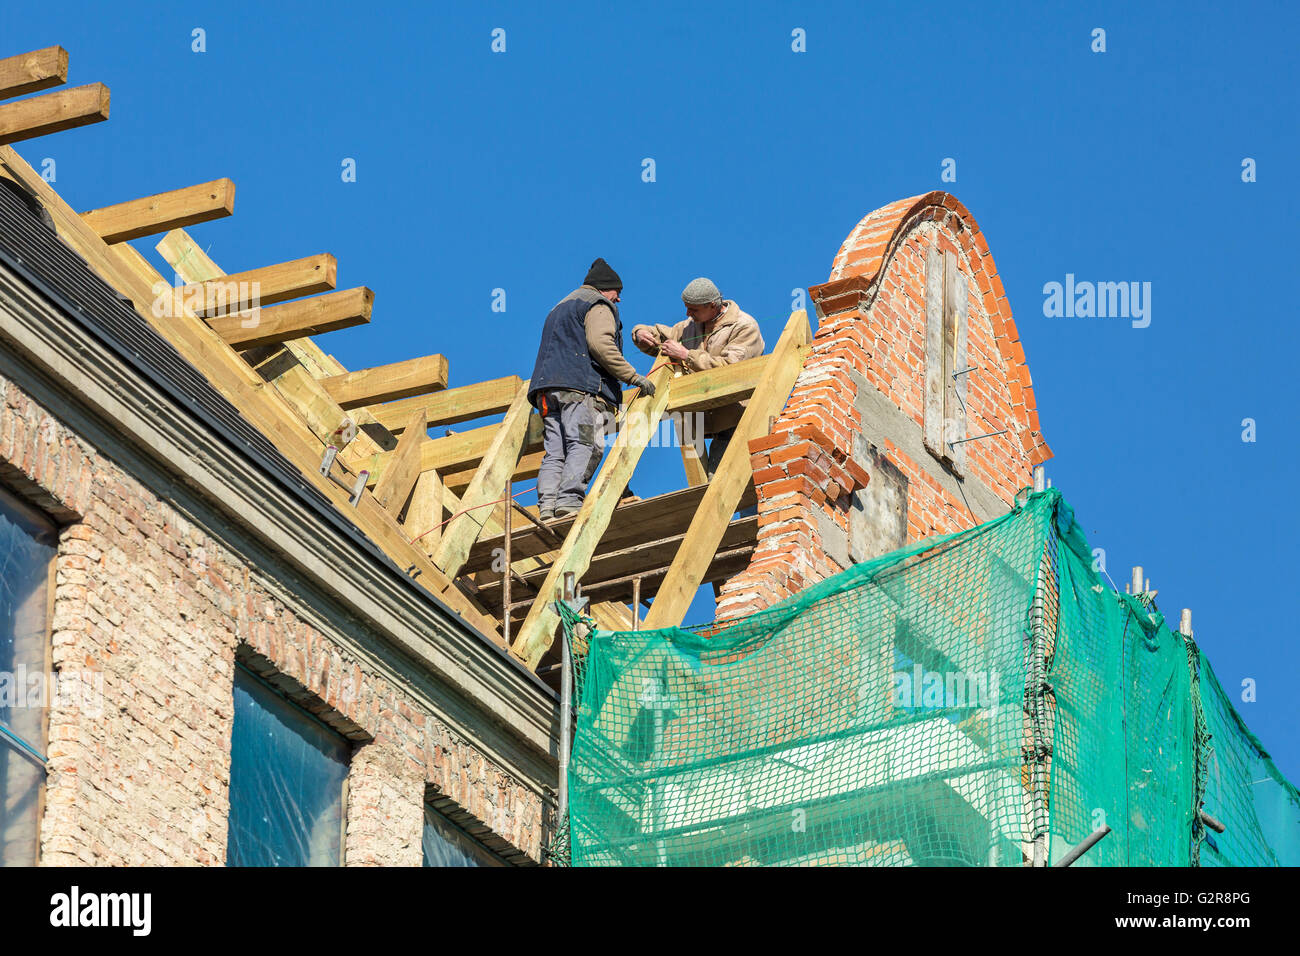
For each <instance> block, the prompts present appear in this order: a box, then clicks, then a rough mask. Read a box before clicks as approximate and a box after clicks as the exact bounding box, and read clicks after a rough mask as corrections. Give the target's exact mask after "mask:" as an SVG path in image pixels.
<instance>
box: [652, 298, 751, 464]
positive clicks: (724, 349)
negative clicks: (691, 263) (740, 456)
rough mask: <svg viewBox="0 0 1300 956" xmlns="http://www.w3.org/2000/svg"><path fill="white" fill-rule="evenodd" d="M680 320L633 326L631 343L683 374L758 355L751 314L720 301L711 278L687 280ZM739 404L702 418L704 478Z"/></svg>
mask: <svg viewBox="0 0 1300 956" xmlns="http://www.w3.org/2000/svg"><path fill="white" fill-rule="evenodd" d="M682 303H683V304H684V305H685V306H686V318H685V319H683V320H682V321H681V322H678V323H677V324H676V325H673V326H667V325H638V326H636V327H635V328H634V329H633V330H632V341H633V342H635V343H636V346H637V348H639V349H640V350H641V351H642V352H645V353H646V354H647V355H656V356H657V355H662V356H664V357H666V358H668V359H669V360H670V361H672V362H674V363H676V364H678V365H680V366H681V367H682V368H683V369H685V370H686V371H687V372H702V371H704V370H705V369H710V368H718V367H719V366H722V365H731V364H733V363H735V362H743V361H745V359H751V358H757V357H758V356H760V355H762V354H763V334H762V333H761V332H760V331H759V330H758V322H757V321H755V319H754V317H753V316H752V315H749V314H748V313H746V312H744V311H742V310H741V308H740V306H738V305H736V303H735V302H732V301H731V300H730V299H724V298H723V297H722V293H721V292H719V291H718V287H717V286H716V285H714V283H713V281H712V280H711V279H706V278H704V277H703V276H701V277H700V278H698V279H692V280H691V281H690V283H689V284H688V285H687V286H686V288H685V289H683V290H682ZM742 411H743V405H730V406H726V407H723V408H719V409H714V410H711V411H709V412H706V413H705V414H704V421H703V434H704V437H705V438H707V439H709V440H710V441H709V451H708V457H707V458H706V459H705V462H704V467H705V470H706V471H707V472H708V474H709V477H712V476H713V473H714V472H715V471H717V470H718V465H719V463H720V462H721V461H722V453H723V452H725V451H726V450H727V444H728V443H729V442H730V441H731V436H732V435H733V434H735V431H736V425H738V424H739V423H740V416H741V413H742Z"/></svg>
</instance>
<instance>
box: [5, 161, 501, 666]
mask: <svg viewBox="0 0 1300 956" xmlns="http://www.w3.org/2000/svg"><path fill="white" fill-rule="evenodd" d="M0 163H2V164H3V165H2V168H0V175H11V176H13V177H14V178H16V179H18V180H19V181H20V182H21V183H22V184H23V186H24V187H26V188H27V189H28V190H30V191H31V192H33V193H35V194H36V196H37V197H38V198H39V199H40V201H41V204H42V205H43V206H44V207H45V209H46V210H47V211H48V212H49V213H50V215H51V217H52V218H53V219H54V223H55V227H56V228H57V230H58V233H59V237H60V238H61V239H62V240H63V241H64V242H65V243H67V244H68V246H69V247H70V248H71V249H73V250H74V251H75V252H76V253H77V254H78V255H79V256H81V258H82V259H83V260H85V262H86V264H87V265H88V266H89V267H90V268H91V269H92V270H93V271H94V272H96V273H97V274H98V275H99V276H100V277H102V278H103V279H104V281H106V282H108V283H109V284H110V285H111V286H113V288H115V289H117V290H118V291H120V292H121V293H122V294H123V295H125V296H126V297H127V298H128V299H129V300H130V301H131V302H132V303H133V304H134V307H135V309H136V311H137V313H139V315H140V316H141V318H143V319H144V320H145V321H146V322H149V323H151V324H152V325H154V326H155V327H156V328H157V329H158V331H159V332H160V333H161V334H162V335H164V336H166V338H167V339H168V340H169V341H170V342H171V343H172V344H173V345H174V346H175V347H176V348H177V349H178V350H179V352H180V353H181V355H182V357H184V358H185V359H186V361H188V362H190V363H191V364H192V365H194V366H195V367H196V368H198V369H200V370H202V372H203V373H204V374H205V375H206V376H207V377H208V379H209V380H210V381H211V382H212V384H213V386H214V387H215V388H217V389H218V391H220V392H221V393H222V394H223V395H225V397H226V398H227V399H228V400H229V401H230V402H231V403H232V404H233V405H234V406H235V407H236V408H238V409H239V411H240V412H241V414H243V415H244V416H245V417H246V418H248V420H249V421H250V422H251V423H252V424H253V425H254V426H255V427H257V428H258V429H260V430H261V431H262V433H263V434H265V435H266V436H267V437H268V438H269V439H270V440H271V441H272V442H274V444H275V446H276V447H277V448H278V449H279V450H280V452H281V453H282V454H284V455H285V456H286V457H287V458H288V459H289V461H291V462H292V463H293V464H294V465H295V466H296V467H297V468H298V469H299V470H300V471H301V473H302V475H303V477H304V478H305V479H306V480H307V481H309V482H310V483H311V484H312V485H313V487H315V488H316V489H317V490H319V491H320V493H321V494H322V495H324V496H325V497H326V498H327V499H329V500H330V501H331V502H332V503H333V504H334V506H335V507H337V508H338V509H339V510H340V511H341V512H343V513H344V514H346V515H348V517H349V520H351V521H352V522H353V523H355V524H356V525H357V527H358V528H360V529H361V531H362V532H363V533H364V534H365V535H367V536H368V537H369V538H370V540H371V541H373V542H374V543H375V544H376V545H377V546H378V547H379V548H380V549H381V550H383V551H384V552H385V553H386V554H388V555H389V557H391V558H392V559H393V561H394V562H395V563H396V564H397V565H398V566H399V567H403V568H405V567H411V566H413V567H414V569H415V570H417V571H419V572H421V573H420V574H419V575H418V576H417V577H416V578H415V580H416V581H417V583H418V584H419V585H420V586H421V587H423V588H424V589H425V590H427V591H429V592H430V593H431V594H434V595H436V596H437V597H439V598H440V599H441V600H443V601H444V602H445V603H446V604H447V605H448V606H450V607H451V608H453V609H454V610H455V611H456V612H457V613H459V614H461V615H462V616H463V617H464V618H465V620H466V621H467V622H468V623H469V624H470V625H471V626H473V627H476V628H478V629H479V630H480V631H481V632H482V633H483V634H485V635H486V636H487V637H488V638H489V639H493V640H495V641H496V642H497V643H498V644H500V643H501V638H500V634H499V633H498V630H497V624H496V621H495V620H493V619H492V618H491V617H489V616H488V615H486V614H485V613H483V611H482V610H481V609H480V608H478V607H476V606H475V605H474V603H473V602H472V601H471V600H469V599H468V598H466V597H465V596H464V595H463V594H461V592H460V591H459V590H458V589H456V588H455V587H454V586H453V585H452V582H451V581H450V580H449V579H448V578H447V577H446V576H445V575H443V573H442V572H441V571H440V570H438V568H437V567H435V566H434V564H433V563H432V562H431V561H430V560H429V559H428V556H427V555H425V554H424V553H423V552H421V551H420V550H419V549H418V548H415V547H413V546H412V545H411V543H410V541H408V540H407V538H406V537H405V536H404V535H403V534H402V531H401V528H400V527H399V526H398V524H397V522H396V521H394V520H393V518H392V516H391V515H389V514H388V512H387V511H385V510H384V509H383V508H381V507H379V503H378V502H376V501H375V500H374V497H373V496H371V495H362V497H361V501H360V503H359V504H358V505H357V507H356V508H352V507H351V506H350V505H349V503H348V493H347V492H346V491H344V490H343V489H341V488H339V487H338V486H337V485H335V484H334V483H333V482H332V481H330V480H328V479H327V478H325V476H323V475H321V474H320V472H319V470H318V467H317V466H318V464H319V462H320V457H321V451H322V445H321V443H320V442H319V440H317V439H316V438H315V437H314V436H313V435H312V434H311V433H310V431H309V430H308V429H307V427H306V425H305V424H304V423H303V422H302V421H301V419H300V418H299V417H298V416H297V415H296V414H294V413H293V411H292V410H291V409H290V407H289V406H288V405H287V404H286V403H285V402H284V400H283V399H281V398H280V397H279V395H278V394H276V393H275V392H274V391H273V390H269V389H266V388H265V386H264V383H263V382H262V380H261V379H260V378H259V377H258V375H257V374H256V373H255V372H254V371H253V370H252V369H251V368H249V366H248V365H247V363H245V362H244V361H243V360H242V359H240V358H239V356H238V355H236V354H235V353H234V352H233V351H232V350H231V349H230V347H229V346H227V345H226V344H225V343H224V342H222V341H221V339H220V338H219V337H218V336H217V335H216V333H214V332H213V331H212V330H211V329H209V328H207V327H206V326H204V325H203V323H202V322H199V321H197V319H196V317H195V316H194V315H193V313H192V312H190V311H189V310H188V309H187V310H185V311H184V312H183V314H182V315H181V316H179V317H177V318H168V317H162V316H155V315H154V314H153V309H152V307H151V306H152V303H153V299H154V295H153V289H154V288H155V286H156V284H157V283H162V282H163V279H162V277H161V276H159V275H158V272H157V270H155V269H154V268H153V267H152V266H151V265H150V264H149V263H148V261H146V260H145V259H144V257H143V256H141V255H140V253H139V252H137V251H136V250H135V248H134V247H133V246H131V245H130V244H128V243H121V244H119V245H116V246H109V245H107V244H105V243H104V241H103V240H102V239H100V238H99V236H97V235H96V234H95V232H94V231H93V230H92V229H90V227H89V226H87V225H86V224H85V223H84V222H82V220H81V217H80V216H78V215H77V214H76V212H75V211H74V210H72V209H71V208H70V207H69V206H68V205H67V203H65V202H64V201H63V199H62V197H60V196H59V195H58V193H56V192H55V191H54V190H53V189H51V188H50V185H49V183H47V182H45V180H43V179H42V178H41V177H40V176H39V175H38V174H37V173H36V172H35V171H34V170H33V169H32V168H31V166H30V165H28V164H27V162H26V161H25V160H24V159H23V158H22V157H21V156H19V155H18V153H16V152H15V151H14V150H13V149H12V148H11V147H8V146H0ZM180 320H184V321H180Z"/></svg>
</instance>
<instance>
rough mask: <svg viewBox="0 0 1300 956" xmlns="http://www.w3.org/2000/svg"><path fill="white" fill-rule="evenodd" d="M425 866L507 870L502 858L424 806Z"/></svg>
mask: <svg viewBox="0 0 1300 956" xmlns="http://www.w3.org/2000/svg"><path fill="white" fill-rule="evenodd" d="M421 842H422V843H423V845H424V865H425V866H505V865H506V863H505V861H504V860H502V859H501V858H500V857H498V856H496V855H495V854H493V853H492V852H491V851H490V850H488V849H487V848H486V847H484V846H483V845H482V844H480V843H479V842H478V841H476V840H475V839H473V838H472V837H471V836H470V835H469V834H468V833H466V832H465V831H464V830H462V829H461V828H460V827H458V826H456V825H455V824H454V823H452V822H451V821H450V820H448V819H447V818H446V817H444V816H443V815H442V814H441V813H439V812H438V811H437V810H435V809H434V808H433V807H431V806H429V805H428V804H427V803H426V804H425V805H424V837H423V839H422V840H421Z"/></svg>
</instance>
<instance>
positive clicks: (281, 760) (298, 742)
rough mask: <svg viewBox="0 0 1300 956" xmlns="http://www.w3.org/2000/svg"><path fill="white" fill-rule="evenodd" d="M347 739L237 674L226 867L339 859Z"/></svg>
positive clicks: (243, 673) (242, 672)
mask: <svg viewBox="0 0 1300 956" xmlns="http://www.w3.org/2000/svg"><path fill="white" fill-rule="evenodd" d="M351 752H352V748H351V745H350V744H349V743H348V741H347V739H346V738H344V737H343V736H342V735H340V734H339V733H337V732H336V731H334V730H331V729H330V728H328V727H326V726H325V725H324V724H322V723H320V721H318V720H316V718H314V717H313V716H311V715H310V714H308V713H307V712H306V711H304V710H302V708H300V707H298V706H297V705H295V704H293V703H292V702H291V701H288V700H286V699H285V698H284V697H282V696H281V695H280V694H278V693H277V692H276V691H275V690H273V689H272V688H270V687H268V686H267V685H266V684H265V683H263V682H262V681H261V680H259V679H258V678H257V677H256V676H254V675H253V674H251V673H249V672H248V671H246V670H244V669H243V668H242V667H240V668H236V670H235V726H234V732H233V734H232V740H231V749H230V843H229V847H228V849H227V852H226V863H227V865H229V866H338V865H339V864H340V863H341V862H342V835H343V814H344V806H343V786H344V783H345V781H346V780H347V775H348V760H349V757H350V756H351Z"/></svg>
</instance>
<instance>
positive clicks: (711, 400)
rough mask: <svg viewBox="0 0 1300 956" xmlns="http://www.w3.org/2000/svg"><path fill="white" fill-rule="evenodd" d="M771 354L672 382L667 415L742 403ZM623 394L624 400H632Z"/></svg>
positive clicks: (696, 373)
mask: <svg viewBox="0 0 1300 956" xmlns="http://www.w3.org/2000/svg"><path fill="white" fill-rule="evenodd" d="M770 359H771V356H770V355H760V356H758V357H756V358H752V359H746V360H745V361H743V362H736V363H734V364H732V365H722V366H719V367H718V368H711V369H709V370H708V371H705V372H691V373H690V374H689V375H683V376H680V377H679V378H678V380H677V381H675V382H674V383H673V398H672V402H671V403H670V404H669V406H668V411H670V412H702V411H707V410H708V409H711V408H721V407H722V406H724V405H733V404H735V403H736V402H740V401H744V400H745V399H746V398H748V397H749V396H750V395H751V394H752V393H753V391H754V389H755V388H756V387H757V386H758V383H759V381H761V380H762V378H763V372H764V371H765V370H766V369H767V363H768V362H769V360H770ZM631 397H632V396H631V393H630V392H624V393H623V401H624V402H627V401H629V400H630V399H631Z"/></svg>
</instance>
